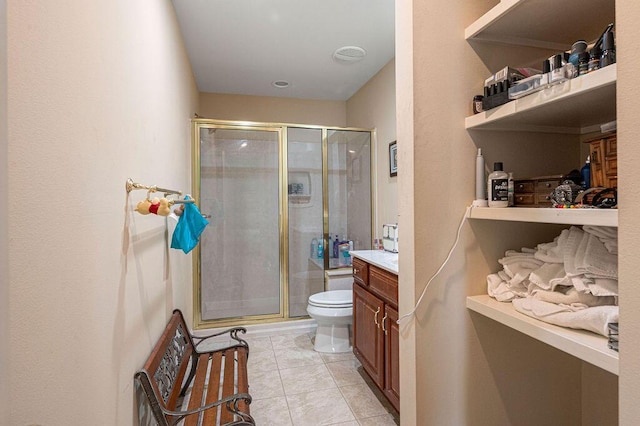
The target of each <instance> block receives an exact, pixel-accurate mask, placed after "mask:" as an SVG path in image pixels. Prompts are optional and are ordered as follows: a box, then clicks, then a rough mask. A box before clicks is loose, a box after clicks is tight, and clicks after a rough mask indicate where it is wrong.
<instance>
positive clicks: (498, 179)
mask: <svg viewBox="0 0 640 426" xmlns="http://www.w3.org/2000/svg"><path fill="white" fill-rule="evenodd" d="M487 195H488V196H489V207H509V175H508V174H506V173H505V172H504V171H503V170H502V163H501V162H497V163H493V173H491V174H490V175H489V179H487Z"/></svg>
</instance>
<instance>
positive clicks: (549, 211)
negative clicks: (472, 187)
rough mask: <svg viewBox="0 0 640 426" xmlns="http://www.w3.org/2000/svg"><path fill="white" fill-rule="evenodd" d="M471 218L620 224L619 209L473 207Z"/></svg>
mask: <svg viewBox="0 0 640 426" xmlns="http://www.w3.org/2000/svg"><path fill="white" fill-rule="evenodd" d="M469 218H470V219H488V220H505V221H512V222H533V223H556V224H565V225H594V226H615V227H617V226H618V209H557V208H554V207H507V208H491V207H471V211H470V213H469Z"/></svg>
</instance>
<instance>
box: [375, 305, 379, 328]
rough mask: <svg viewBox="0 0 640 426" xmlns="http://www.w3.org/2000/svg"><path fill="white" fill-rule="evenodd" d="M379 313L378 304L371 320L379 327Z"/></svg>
mask: <svg viewBox="0 0 640 426" xmlns="http://www.w3.org/2000/svg"><path fill="white" fill-rule="evenodd" d="M379 313H380V306H378V310H377V311H376V313H375V314H373V322H375V323H376V326H378V328H380V323H379V322H378V314H379Z"/></svg>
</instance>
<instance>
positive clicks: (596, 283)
mask: <svg viewBox="0 0 640 426" xmlns="http://www.w3.org/2000/svg"><path fill="white" fill-rule="evenodd" d="M587 287H588V288H589V291H590V292H591V294H593V295H594V296H618V280H612V279H609V278H593V281H592V282H589V283H587Z"/></svg>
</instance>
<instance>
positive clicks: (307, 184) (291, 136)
mask: <svg viewBox="0 0 640 426" xmlns="http://www.w3.org/2000/svg"><path fill="white" fill-rule="evenodd" d="M322 162H323V161H322V129H315V128H297V127H296V128H288V129H287V176H288V186H287V188H288V191H287V192H288V194H287V199H288V224H289V226H288V231H289V238H288V242H289V259H288V261H289V262H288V263H289V269H288V271H289V274H288V281H289V292H288V295H289V305H288V306H289V317H291V318H294V317H301V316H306V315H307V301H308V299H309V296H310V295H312V294H314V293H318V292H321V291H323V290H324V262H323V259H322V258H319V257H318V242H319V241H322V238H323V232H324V231H323V215H324V209H323V186H324V185H323V173H322Z"/></svg>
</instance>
